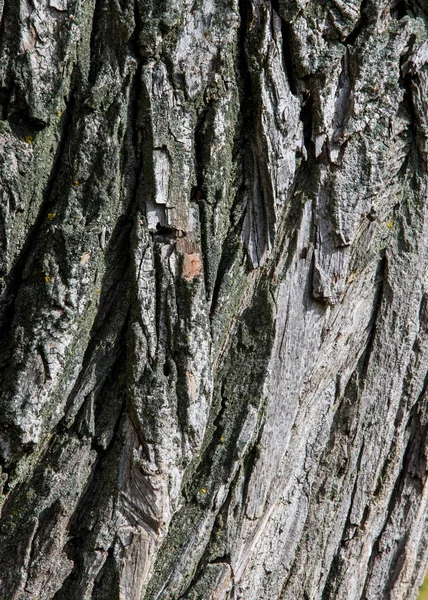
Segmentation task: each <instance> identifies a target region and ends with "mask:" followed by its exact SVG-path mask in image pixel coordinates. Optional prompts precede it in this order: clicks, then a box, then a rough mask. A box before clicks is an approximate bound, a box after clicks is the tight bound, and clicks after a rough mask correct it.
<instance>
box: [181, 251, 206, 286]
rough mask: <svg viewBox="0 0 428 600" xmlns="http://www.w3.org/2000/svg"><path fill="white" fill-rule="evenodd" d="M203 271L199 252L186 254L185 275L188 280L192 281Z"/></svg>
mask: <svg viewBox="0 0 428 600" xmlns="http://www.w3.org/2000/svg"><path fill="white" fill-rule="evenodd" d="M201 273H202V260H201V257H200V255H199V254H196V253H195V254H185V255H184V264H183V276H184V278H185V279H187V281H192V280H193V279H194V278H195V277H198V275H200V274H201Z"/></svg>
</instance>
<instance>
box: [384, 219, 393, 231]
mask: <svg viewBox="0 0 428 600" xmlns="http://www.w3.org/2000/svg"><path fill="white" fill-rule="evenodd" d="M386 226H387V227H388V229H392V228H393V227H394V221H393V220H392V219H389V221H388V222H387V224H386Z"/></svg>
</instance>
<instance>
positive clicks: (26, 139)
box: [24, 135, 33, 144]
mask: <svg viewBox="0 0 428 600" xmlns="http://www.w3.org/2000/svg"><path fill="white" fill-rule="evenodd" d="M24 140H25V141H26V142H27V144H32V143H33V136H32V135H26V136H25V138H24Z"/></svg>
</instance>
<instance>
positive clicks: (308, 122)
mask: <svg viewBox="0 0 428 600" xmlns="http://www.w3.org/2000/svg"><path fill="white" fill-rule="evenodd" d="M313 109H314V100H313V97H312V93H311V90H310V89H306V90H305V91H304V92H303V101H302V108H301V111H300V120H301V121H302V123H303V141H304V144H305V148H306V152H307V154H308V160H315V146H314V143H313V141H312V128H313Z"/></svg>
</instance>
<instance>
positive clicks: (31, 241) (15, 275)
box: [0, 94, 75, 343]
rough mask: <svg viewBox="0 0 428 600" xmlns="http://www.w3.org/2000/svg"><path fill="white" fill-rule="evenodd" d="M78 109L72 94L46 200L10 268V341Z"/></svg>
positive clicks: (4, 327) (5, 324) (0, 321)
mask: <svg viewBox="0 0 428 600" xmlns="http://www.w3.org/2000/svg"><path fill="white" fill-rule="evenodd" d="M74 113H75V98H74V94H71V96H70V100H69V102H68V104H67V108H66V110H65V114H66V118H65V120H64V124H63V125H62V132H61V138H60V144H59V145H58V148H57V152H56V156H55V159H54V161H53V165H52V169H51V172H50V175H49V179H48V182H47V184H46V188H45V191H44V194H43V200H42V203H41V206H40V209H39V212H38V215H37V218H36V220H35V222H34V224H33V225H32V227H31V228H30V230H29V231H28V233H27V236H26V239H25V242H24V244H23V247H22V250H21V252H20V253H19V255H18V256H17V258H16V260H15V263H14V265H13V267H12V269H11V270H10V273H9V275H8V278H7V279H8V281H7V286H6V288H5V290H4V295H3V298H2V305H1V308H0V330H1V331H2V336H1V337H2V341H3V343H4V342H5V341H6V338H7V337H8V333H9V328H10V326H11V324H12V318H13V310H14V301H15V299H16V295H17V293H18V289H19V286H20V283H21V279H22V274H23V271H24V269H25V266H26V264H27V261H28V259H29V257H30V255H31V254H33V253H34V248H35V246H36V240H37V237H38V235H39V232H40V229H41V227H42V225H43V223H44V222H45V221H46V217H47V214H48V212H49V211H50V210H51V200H52V195H53V192H54V188H55V185H56V184H57V178H58V173H59V171H60V169H61V166H62V162H63V159H64V156H66V150H67V148H68V144H69V134H70V132H71V130H72V128H73V122H74Z"/></svg>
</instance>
